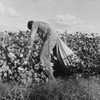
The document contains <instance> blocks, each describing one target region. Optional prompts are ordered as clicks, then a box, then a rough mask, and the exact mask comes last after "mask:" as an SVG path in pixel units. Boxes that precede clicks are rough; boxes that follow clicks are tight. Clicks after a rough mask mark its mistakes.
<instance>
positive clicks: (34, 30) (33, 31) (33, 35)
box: [30, 22, 38, 47]
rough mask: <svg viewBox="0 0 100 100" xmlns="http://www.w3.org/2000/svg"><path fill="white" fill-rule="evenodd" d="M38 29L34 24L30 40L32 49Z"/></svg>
mask: <svg viewBox="0 0 100 100" xmlns="http://www.w3.org/2000/svg"><path fill="white" fill-rule="evenodd" d="M37 29H38V25H37V24H36V23H35V22H34V23H33V25H32V30H31V38H30V41H31V47H32V46H33V41H34V38H35V36H36V33H37Z"/></svg>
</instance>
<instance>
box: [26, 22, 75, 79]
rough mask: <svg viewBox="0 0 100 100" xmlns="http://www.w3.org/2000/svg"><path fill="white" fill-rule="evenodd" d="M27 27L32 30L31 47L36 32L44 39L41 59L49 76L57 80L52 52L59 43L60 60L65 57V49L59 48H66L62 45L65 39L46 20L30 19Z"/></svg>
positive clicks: (69, 51) (68, 51)
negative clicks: (54, 73)
mask: <svg viewBox="0 0 100 100" xmlns="http://www.w3.org/2000/svg"><path fill="white" fill-rule="evenodd" d="M27 27H28V29H29V30H30V31H31V47H32V46H33V43H34V42H33V41H34V38H35V36H36V34H38V36H39V37H40V38H41V39H42V40H43V47H42V50H41V54H40V60H41V61H42V63H43V65H44V66H45V68H46V74H47V75H48V76H49V78H50V79H52V80H55V78H54V75H53V68H52V66H51V64H50V61H51V54H52V52H53V48H54V47H55V45H57V49H58V50H57V53H60V54H58V57H60V58H58V59H59V60H62V59H65V57H66V56H65V57H63V56H62V55H63V53H62V52H63V50H64V49H63V50H62V49H59V48H60V47H61V48H65V47H63V46H61V44H62V42H63V41H61V39H60V38H59V37H58V35H57V34H56V32H55V31H54V29H53V28H52V27H51V26H50V25H49V24H47V23H45V22H41V21H36V22H34V21H29V22H28V24H27ZM59 44H60V45H59ZM64 46H65V45H64ZM66 49H67V53H70V54H72V53H73V52H72V51H71V50H70V49H69V48H68V47H67V48H66ZM61 50H62V51H61ZM65 52H66V50H65ZM61 57H63V58H61Z"/></svg>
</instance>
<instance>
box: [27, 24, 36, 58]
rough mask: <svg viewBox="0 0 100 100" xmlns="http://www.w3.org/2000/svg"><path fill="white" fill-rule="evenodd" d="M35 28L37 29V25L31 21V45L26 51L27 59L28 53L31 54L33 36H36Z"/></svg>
mask: <svg viewBox="0 0 100 100" xmlns="http://www.w3.org/2000/svg"><path fill="white" fill-rule="evenodd" d="M37 29H38V25H37V24H36V23H33V25H32V30H31V37H30V41H31V45H30V49H29V52H28V55H27V59H29V57H30V55H31V50H32V46H33V41H34V38H35V36H36V33H37Z"/></svg>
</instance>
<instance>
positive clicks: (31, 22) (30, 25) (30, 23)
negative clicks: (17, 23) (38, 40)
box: [27, 21, 34, 30]
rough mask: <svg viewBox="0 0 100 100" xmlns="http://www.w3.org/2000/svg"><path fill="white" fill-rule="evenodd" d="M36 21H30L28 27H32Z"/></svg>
mask: <svg viewBox="0 0 100 100" xmlns="http://www.w3.org/2000/svg"><path fill="white" fill-rule="evenodd" d="M33 23H34V21H29V22H28V23H27V27H28V29H30V30H31V29H32V24H33Z"/></svg>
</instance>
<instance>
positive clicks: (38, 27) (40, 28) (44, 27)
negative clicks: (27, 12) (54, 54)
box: [31, 21, 54, 40]
mask: <svg viewBox="0 0 100 100" xmlns="http://www.w3.org/2000/svg"><path fill="white" fill-rule="evenodd" d="M36 33H38V35H39V36H40V38H41V39H42V40H45V39H46V38H47V37H48V36H50V35H51V34H53V33H54V30H53V28H51V26H50V25H49V24H47V23H45V22H41V21H36V22H34V23H33V25H32V30H31V36H32V37H31V38H32V40H34V38H35V35H36Z"/></svg>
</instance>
